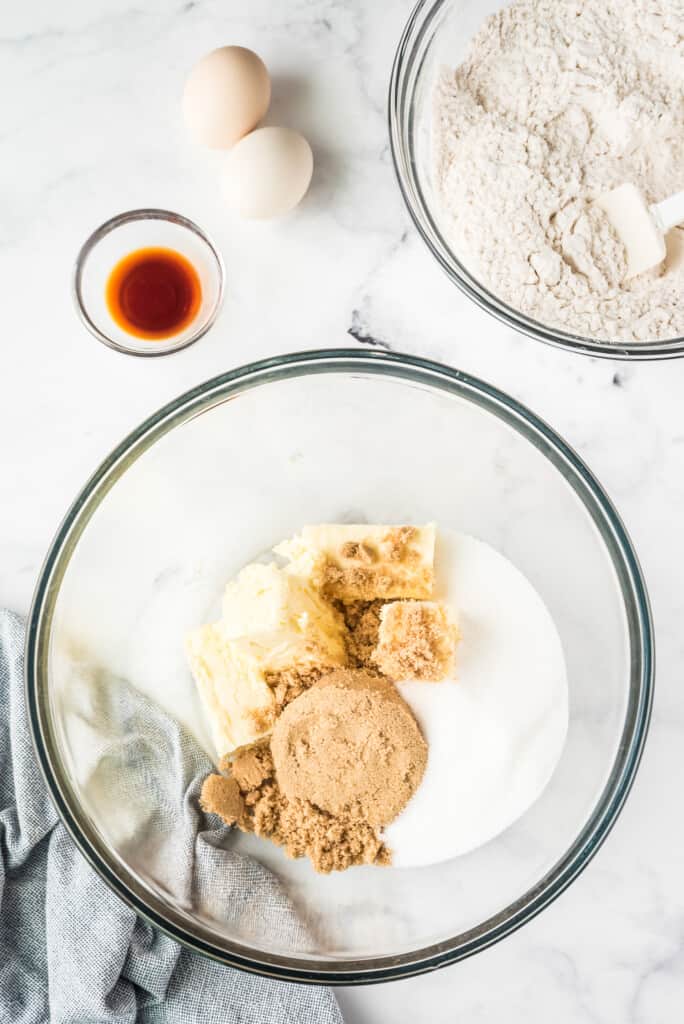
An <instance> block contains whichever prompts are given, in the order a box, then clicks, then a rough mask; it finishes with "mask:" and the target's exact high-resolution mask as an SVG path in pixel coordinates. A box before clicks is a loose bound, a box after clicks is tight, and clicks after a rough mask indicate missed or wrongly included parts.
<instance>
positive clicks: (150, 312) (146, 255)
mask: <svg viewBox="0 0 684 1024" xmlns="http://www.w3.org/2000/svg"><path fill="white" fill-rule="evenodd" d="M106 300H107V306H108V307H109V312H110V313H111V315H112V316H113V318H114V320H115V321H116V322H117V324H118V325H119V327H122V328H123V329H124V331H127V332H128V333H129V334H134V335H135V336H136V337H138V338H148V339H150V340H151V341H160V340H162V339H163V338H170V337H171V336H172V335H174V334H178V333H179V331H182V330H183V329H184V328H185V327H187V326H188V324H190V323H192V321H193V320H194V318H195V317H196V315H197V311H198V310H199V307H200V303H201V301H202V286H201V284H200V279H199V276H198V274H197V271H196V270H195V268H194V267H193V265H192V263H190V261H189V260H187V259H186V258H185V256H181V254H180V253H179V252H175V251H174V250H173V249H162V248H159V247H154V248H148V249H136V250H135V252H131V253H129V254H128V256H124V258H123V259H122V260H121V261H120V262H119V263H117V265H116V266H115V267H114V269H113V270H112V272H111V274H110V275H109V279H108V281H107V288H106Z"/></svg>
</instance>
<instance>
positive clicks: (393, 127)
mask: <svg viewBox="0 0 684 1024" xmlns="http://www.w3.org/2000/svg"><path fill="white" fill-rule="evenodd" d="M452 3H453V0H418V2H417V3H416V5H415V7H414V8H413V10H412V11H411V13H410V15H409V17H408V20H407V22H406V24H405V26H404V29H403V31H402V34H401V37H400V39H399V43H398V45H397V49H396V52H395V55H394V61H393V63H392V72H391V75H390V84H389V90H388V97H387V121H388V127H389V137H390V151H391V154H392V163H393V166H394V172H395V175H396V178H397V182H398V184H399V190H400V192H401V194H402V197H403V199H404V203H405V204H406V208H407V210H408V212H409V215H410V217H411V220H412V221H413V224H414V226H415V227H416V229H417V231H418V234H419V235H420V237H421V238H422V239H423V241H424V242H425V244H426V246H427V248H428V249H429V251H430V252H431V254H432V255H433V256H434V258H435V259H436V260H437V263H438V264H439V266H440V267H441V268H442V270H443V271H444V272H445V274H446V275H447V277H448V278H449V280H450V281H452V282H453V284H455V285H456V286H457V288H459V289H460V290H461V291H462V292H463V293H464V294H465V295H467V296H468V297H469V298H470V299H472V300H473V302H475V303H476V304H477V305H478V306H479V307H480V308H481V309H483V310H485V312H487V313H489V314H490V315H491V316H493V317H495V318H496V319H497V320H499V321H501V322H502V323H503V324H505V325H506V326H508V327H512V328H513V329H514V330H516V331H518V332H519V333H521V334H525V335H526V336H527V337H529V338H533V339H534V340H536V341H542V342H544V343H545V344H547V345H551V346H553V347H554V348H560V349H564V350H566V351H568V352H575V353H580V354H582V355H588V356H594V357H596V358H601V359H615V360H620V359H624V360H631V361H635V362H640V361H641V362H646V361H650V360H655V359H658V360H660V359H678V358H681V357H682V356H683V355H684V338H673V339H671V340H669V341H658V342H647V341H644V342H625V341H620V342H602V341H597V340H594V339H591V338H585V337H583V336H581V335H578V334H570V333H569V332H566V331H563V330H561V329H560V328H553V327H549V326H547V325H545V324H543V323H541V322H540V321H537V320H534V319H532V318H531V317H528V316H526V315H525V314H524V313H521V312H520V311H518V310H516V309H515V308H514V307H513V306H510V305H509V304H508V303H506V302H504V301H503V300H502V299H499V298H498V297H497V296H496V295H495V294H494V293H493V292H491V291H489V290H488V289H487V288H485V286H484V285H482V284H480V282H479V281H478V280H477V278H476V277H474V275H473V274H471V273H470V271H469V270H468V269H467V267H466V266H465V265H464V264H463V263H461V261H460V260H459V259H458V258H457V257H456V256H455V254H454V253H453V252H452V251H451V248H450V246H449V244H448V242H447V241H446V239H445V238H444V237H443V235H442V233H441V231H440V230H439V226H438V224H437V222H436V220H435V218H434V217H433V216H432V213H431V212H430V203H429V202H428V201H427V199H426V197H425V195H424V193H423V190H422V188H421V187H420V183H419V181H418V179H417V176H416V174H415V166H416V160H415V153H414V149H413V145H412V138H413V132H412V125H413V94H414V85H415V76H414V77H413V78H412V77H411V76H412V75H413V74H414V71H415V65H416V63H418V72H417V73H419V71H420V67H421V66H422V64H423V61H424V59H425V53H424V52H420V51H419V47H421V46H422V45H424V43H425V40H426V39H427V38H428V37H429V34H430V32H431V30H432V27H433V25H434V24H435V22H436V21H437V20H438V19H440V18H441V17H443V16H444V15H445V13H446V9H447V7H448V6H449V5H450V4H452ZM430 38H431V37H430Z"/></svg>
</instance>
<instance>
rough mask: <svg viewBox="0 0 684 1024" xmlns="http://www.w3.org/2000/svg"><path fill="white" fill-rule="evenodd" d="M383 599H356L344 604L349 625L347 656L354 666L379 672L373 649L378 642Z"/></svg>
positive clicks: (343, 610)
mask: <svg viewBox="0 0 684 1024" xmlns="http://www.w3.org/2000/svg"><path fill="white" fill-rule="evenodd" d="M383 606H384V604H383V602H382V601H354V602H352V603H351V604H347V605H342V606H341V607H342V612H343V614H344V618H345V622H346V625H347V658H348V660H349V665H350V666H351V667H352V668H363V669H365V670H366V671H370V672H378V671H379V669H378V667H377V665H375V663H374V662H373V651H374V650H375V648H376V646H377V643H378V633H379V631H380V612H381V610H382V608H383Z"/></svg>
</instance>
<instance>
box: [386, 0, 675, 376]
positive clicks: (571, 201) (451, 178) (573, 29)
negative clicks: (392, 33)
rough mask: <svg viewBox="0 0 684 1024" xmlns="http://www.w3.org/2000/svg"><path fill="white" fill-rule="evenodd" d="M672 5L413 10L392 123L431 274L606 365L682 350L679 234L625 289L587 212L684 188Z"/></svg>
mask: <svg viewBox="0 0 684 1024" xmlns="http://www.w3.org/2000/svg"><path fill="white" fill-rule="evenodd" d="M682 38H684V8H682V7H681V6H680V5H677V4H672V3H670V2H669V0H654V2H653V3H651V4H648V5H645V4H643V2H642V0H619V2H609V3H606V2H605V0H584V2H583V3H582V4H577V3H574V2H570V0H560V2H551V0H516V2H514V3H512V4H510V5H502V4H501V3H498V2H496V0H422V2H420V3H419V4H418V5H417V6H416V8H415V10H414V11H413V13H412V15H411V17H410V19H409V22H408V24H407V26H406V28H405V30H404V34H403V36H402V38H401V41H400V43H399V47H398V50H397V55H396V59H395V63H394V68H393V71H392V78H391V83H390V95H389V116H390V132H391V143H392V151H393V156H394V162H395V167H396V171H397V175H398V179H399V184H400V187H401V190H402V193H403V195H404V198H405V200H406V203H407V206H408V208H409V211H410V213H411V216H412V217H413V220H414V222H415V224H416V226H417V228H418V230H419V232H420V233H421V235H422V236H423V238H424V240H425V242H426V243H427V245H428V248H429V249H430V251H431V252H432V253H433V255H434V256H435V258H436V259H437V260H438V262H439V264H440V265H441V266H442V268H443V269H444V270H445V271H446V273H447V274H448V275H449V277H450V278H451V280H452V281H453V282H454V283H455V284H456V285H458V287H459V288H460V289H461V290H462V291H464V292H465V293H466V294H467V295H468V296H470V298H471V299H473V300H474V301H475V302H477V303H478V305H480V306H481V307H482V308H484V309H486V310H487V311H488V312H490V313H492V314H493V315H494V316H496V317H497V318H499V319H500V320H502V321H503V322H504V323H506V324H508V325H510V326H511V327H514V328H516V329H517V330H519V331H522V332H523V333H525V334H527V335H529V336H531V337H533V338H536V339H537V340H540V341H545V342H547V343H549V344H552V345H556V346H558V347H561V348H567V349H569V350H572V351H576V352H584V353H586V354H589V355H594V356H605V357H608V358H623V357H630V358H635V359H662V358H671V357H677V356H680V355H682V354H684V226H683V227H681V228H675V229H673V230H672V231H671V232H670V233H669V235H668V237H667V259H666V261H665V263H664V264H662V265H661V266H660V267H658V268H657V269H655V270H653V271H650V272H648V273H646V274H642V275H639V276H638V277H636V278H633V279H631V280H626V278H625V269H626V263H625V252H624V249H623V247H622V245H621V244H620V242H619V240H618V239H617V237H616V235H615V234H614V232H613V231H612V229H611V227H610V225H609V224H608V222H607V220H606V219H605V215H604V214H603V213H602V212H600V211H599V210H598V208H597V207H596V206H595V205H594V201H595V199H596V198H598V197H599V196H600V195H602V194H603V193H605V192H607V191H609V190H610V189H612V188H614V187H616V186H618V185H620V184H622V183H624V182H631V183H633V184H634V185H637V186H638V187H639V188H640V189H641V190H642V191H643V193H644V194H645V196H646V198H647V200H648V202H649V203H657V202H660V201H661V200H663V199H666V198H667V197H668V196H670V195H672V194H674V193H676V192H678V191H680V190H682V189H684V48H683V46H682Z"/></svg>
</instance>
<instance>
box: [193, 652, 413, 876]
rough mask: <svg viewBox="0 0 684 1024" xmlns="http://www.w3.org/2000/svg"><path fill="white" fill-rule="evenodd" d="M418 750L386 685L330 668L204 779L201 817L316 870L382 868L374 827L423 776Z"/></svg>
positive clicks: (408, 721) (384, 852)
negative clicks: (267, 731)
mask: <svg viewBox="0 0 684 1024" xmlns="http://www.w3.org/2000/svg"><path fill="white" fill-rule="evenodd" d="M426 761H427V744H426V743H425V740H424V739H423V737H422V735H421V732H420V729H419V727H418V724H417V722H416V720H415V719H414V717H413V715H412V713H411V711H410V709H409V707H408V705H407V704H406V703H405V702H404V701H403V700H402V698H401V697H400V696H399V694H398V693H397V691H396V689H395V688H394V686H393V685H392V684H391V683H390V682H389V681H388V680H386V679H382V678H380V677H378V676H371V675H368V674H367V673H364V672H359V671H354V670H352V669H338V670H336V671H334V672H331V673H329V674H328V675H326V676H324V677H323V678H321V679H320V680H319V681H318V682H316V683H315V684H314V685H313V686H312V687H311V688H309V689H307V690H306V691H305V692H304V693H302V694H301V695H300V696H299V697H298V698H297V699H296V700H294V701H293V702H292V703H291V704H289V705H288V707H287V708H286V709H285V710H284V711H283V713H282V714H281V715H280V717H279V719H278V720H277V722H276V727H275V730H274V734H273V736H272V738H271V741H270V744H269V742H268V741H263V742H261V743H259V744H257V745H255V746H252V747H249V748H247V749H245V750H243V751H241V752H239V753H238V755H237V757H236V758H235V759H234V760H233V761H232V762H227V761H224V762H222V765H221V767H222V769H223V770H225V771H230V772H231V776H230V777H229V778H226V777H225V776H224V775H210V776H209V778H208V779H207V780H206V781H205V783H204V786H203V788H202V797H201V803H202V807H203V808H204V810H206V811H209V812H212V813H215V814H219V815H220V816H221V817H222V818H223V820H224V821H225V822H226V823H227V824H229V825H232V824H237V825H238V827H239V828H240V829H242V830H243V831H245V832H254V833H255V834H256V835H259V836H262V837H264V838H266V839H270V840H271V841H272V842H274V843H277V844H278V845H279V846H282V847H284V849H285V851H286V853H287V854H288V855H289V856H290V857H309V859H310V860H311V862H312V864H313V866H314V868H315V869H316V870H317V871H320V872H324V873H326V872H329V871H342V870H344V869H345V868H348V867H351V866H352V865H354V864H377V865H386V864H389V863H390V861H391V854H390V851H389V850H388V849H387V847H386V846H385V845H384V843H383V841H382V838H381V836H380V835H379V829H380V828H381V827H382V826H383V825H386V824H388V823H389V822H390V821H392V820H393V819H394V818H395V817H396V815H397V814H398V813H399V812H400V811H401V810H402V809H403V807H404V806H405V805H406V803H407V802H408V800H409V799H410V798H411V796H412V795H413V793H414V792H415V790H416V789H417V787H418V785H419V784H420V781H421V779H422V776H423V772H424V770H425V764H426Z"/></svg>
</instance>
